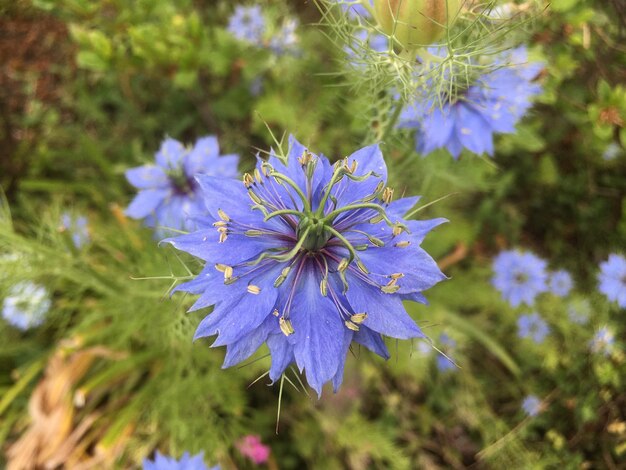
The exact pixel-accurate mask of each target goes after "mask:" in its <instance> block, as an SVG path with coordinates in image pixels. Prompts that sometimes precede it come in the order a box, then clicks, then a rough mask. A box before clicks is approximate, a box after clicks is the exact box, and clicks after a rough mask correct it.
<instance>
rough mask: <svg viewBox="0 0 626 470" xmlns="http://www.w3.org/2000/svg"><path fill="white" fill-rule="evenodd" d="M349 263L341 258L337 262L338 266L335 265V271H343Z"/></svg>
mask: <svg viewBox="0 0 626 470" xmlns="http://www.w3.org/2000/svg"><path fill="white" fill-rule="evenodd" d="M349 264H350V262H349V261H348V260H347V259H346V258H343V259H342V260H341V262H340V263H339V266H337V271H339V272H340V273H342V272H344V271H345V270H346V269H348V265H349Z"/></svg>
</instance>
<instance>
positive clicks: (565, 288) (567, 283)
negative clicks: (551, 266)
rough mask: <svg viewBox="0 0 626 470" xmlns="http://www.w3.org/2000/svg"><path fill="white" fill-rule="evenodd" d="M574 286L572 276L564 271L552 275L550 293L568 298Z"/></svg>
mask: <svg viewBox="0 0 626 470" xmlns="http://www.w3.org/2000/svg"><path fill="white" fill-rule="evenodd" d="M573 285H574V283H573V282H572V276H570V274H569V273H568V272H567V271H565V270H563V269H561V270H559V271H555V272H553V273H552V274H551V275H550V292H552V293H553V294H554V295H556V296H558V297H566V296H567V294H569V292H570V291H571V290H572V286H573Z"/></svg>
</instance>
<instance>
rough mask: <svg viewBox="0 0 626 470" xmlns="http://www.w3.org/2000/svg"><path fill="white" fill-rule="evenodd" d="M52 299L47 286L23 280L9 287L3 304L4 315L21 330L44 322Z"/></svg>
mask: <svg viewBox="0 0 626 470" xmlns="http://www.w3.org/2000/svg"><path fill="white" fill-rule="evenodd" d="M51 305H52V301H51V300H50V295H49V294H48V291H47V290H46V288H45V287H43V286H40V285H38V284H35V283H33V282H31V281H22V282H19V283H17V284H15V285H14V286H13V287H11V289H9V293H8V295H7V296H6V297H5V299H4V302H3V304H2V316H3V317H4V319H5V320H6V321H7V322H8V323H10V324H11V325H13V326H15V327H16V328H19V329H20V330H27V329H29V328H34V327H36V326H39V325H41V324H42V323H43V321H44V319H45V316H46V313H48V310H50V306H51Z"/></svg>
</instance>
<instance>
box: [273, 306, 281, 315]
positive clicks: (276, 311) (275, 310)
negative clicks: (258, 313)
mask: <svg viewBox="0 0 626 470" xmlns="http://www.w3.org/2000/svg"><path fill="white" fill-rule="evenodd" d="M272 315H274V316H275V317H277V316H278V315H280V312H279V311H278V309H277V308H275V309H274V311H273V312H272Z"/></svg>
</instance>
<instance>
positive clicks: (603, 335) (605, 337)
mask: <svg viewBox="0 0 626 470" xmlns="http://www.w3.org/2000/svg"><path fill="white" fill-rule="evenodd" d="M614 346H615V333H613V331H611V330H610V329H609V327H607V326H603V327H601V328H600V329H598V331H597V332H596V334H595V335H594V336H593V339H592V340H591V341H590V342H589V348H590V349H591V352H594V353H597V354H604V355H605V356H608V355H609V354H611V352H612V351H613V348H614Z"/></svg>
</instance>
